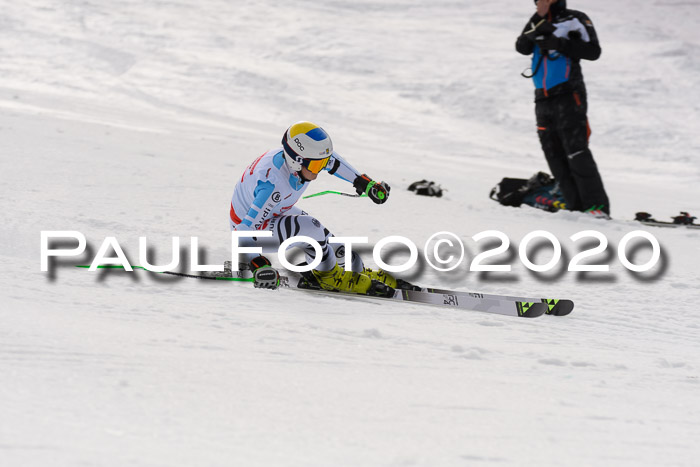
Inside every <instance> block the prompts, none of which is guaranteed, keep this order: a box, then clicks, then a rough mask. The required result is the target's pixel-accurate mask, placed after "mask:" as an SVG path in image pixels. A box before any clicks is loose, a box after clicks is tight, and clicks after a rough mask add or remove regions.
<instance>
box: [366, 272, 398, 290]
mask: <svg viewBox="0 0 700 467" xmlns="http://www.w3.org/2000/svg"><path fill="white" fill-rule="evenodd" d="M362 274H364V275H366V276H369V278H370V279H374V280H376V281H379V282H383V283H385V284H386V285H388V286H389V287H391V288H392V289H396V288H397V283H396V279H395V278H394V276H392V275H391V274H389V273H388V272H386V271H384V270H382V269H377V270H376V271H374V270H372V269H370V268H364V270H363V271H362Z"/></svg>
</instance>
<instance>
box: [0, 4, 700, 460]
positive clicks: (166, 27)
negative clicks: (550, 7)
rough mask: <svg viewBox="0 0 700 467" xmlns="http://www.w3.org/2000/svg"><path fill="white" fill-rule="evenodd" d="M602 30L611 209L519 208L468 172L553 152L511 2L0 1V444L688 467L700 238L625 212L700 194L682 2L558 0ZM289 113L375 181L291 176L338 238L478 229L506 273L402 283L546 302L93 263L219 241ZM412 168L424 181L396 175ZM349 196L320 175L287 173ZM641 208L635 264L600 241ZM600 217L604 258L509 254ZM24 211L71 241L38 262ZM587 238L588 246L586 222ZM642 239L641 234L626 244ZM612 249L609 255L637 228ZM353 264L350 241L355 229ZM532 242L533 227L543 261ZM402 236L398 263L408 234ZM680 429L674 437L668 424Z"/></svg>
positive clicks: (695, 100) (40, 454)
mask: <svg viewBox="0 0 700 467" xmlns="http://www.w3.org/2000/svg"><path fill="white" fill-rule="evenodd" d="M569 3H570V7H572V8H580V9H582V10H584V11H585V12H586V13H588V14H589V16H590V17H591V18H592V20H593V21H594V24H595V26H596V28H597V31H598V34H599V36H600V40H601V44H602V48H603V55H602V57H601V59H600V60H598V61H597V62H592V63H591V62H584V63H583V72H584V75H585V77H586V81H587V85H588V91H589V109H590V112H589V117H590V120H591V126H592V128H593V137H592V142H591V147H592V150H593V153H594V155H595V158H596V161H597V162H598V165H599V167H600V171H601V173H602V175H603V178H604V182H605V184H606V187H607V189H608V193H609V195H610V198H611V204H612V214H613V217H614V220H613V221H609V222H605V221H601V220H596V219H592V218H588V217H586V216H584V215H582V214H580V213H558V214H554V215H552V214H547V213H544V212H540V211H536V210H533V209H529V208H523V209H513V208H505V207H502V206H499V205H498V204H496V203H494V202H493V201H490V200H489V199H488V198H487V194H488V192H489V190H490V189H491V187H492V186H493V185H494V184H495V183H496V182H497V181H499V180H500V178H501V177H503V176H515V177H528V176H529V175H531V174H532V173H534V172H535V171H537V170H546V166H545V163H544V158H543V156H542V154H541V150H540V148H539V143H538V140H537V136H536V132H535V125H534V111H533V104H532V92H533V90H532V84H531V83H530V82H529V81H528V80H526V79H523V78H521V77H520V76H519V73H520V71H521V70H522V69H523V68H525V67H527V66H528V63H529V61H528V59H527V58H525V57H522V56H520V55H518V54H517V53H516V52H515V50H514V41H515V38H516V36H517V35H518V34H519V33H520V31H521V29H522V27H523V26H524V24H525V21H526V20H527V18H528V17H529V15H531V14H532V11H533V10H532V9H533V8H534V7H533V5H532V2H525V1H520V0H517V1H516V0H505V1H502V2H466V1H445V0H436V1H433V2H425V1H417V0H406V1H399V0H356V1H353V2H350V1H347V0H325V1H323V2H311V1H307V0H300V1H297V2H293V3H289V2H281V1H275V0H258V1H247V0H235V1H224V0H201V1H198V2H194V1H191V2H176V1H173V0H162V1H153V2H139V1H134V0H121V1H77V0H64V1H52V0H25V1H21V2H10V1H8V0H4V1H2V8H0V11H1V13H0V55H1V56H2V60H0V75H1V76H2V81H0V140H1V141H2V150H1V151H0V208H1V209H0V212H2V222H0V248H1V249H0V260H1V261H2V265H3V267H2V268H1V270H0V283H1V284H2V286H0V375H2V376H1V377H0V414H1V415H0V464H2V465H4V466H20V465H21V466H46V465H53V466H74V465H100V466H124V465H134V466H161V465H162V466H186V465H198V466H228V465H242V466H256V465H285V466H329V465H332V466H350V465H357V466H399V465H420V466H436V465H440V466H457V465H460V466H461V465H483V466H490V465H537V466H560V465H582V466H590V465H616V466H634V467H639V466H656V465H667V466H681V465H686V466H690V465H697V462H698V456H700V450H699V448H698V444H697V440H698V439H700V379H699V369H700V324H699V323H700V308H699V307H698V303H700V271H699V269H698V264H700V242H699V240H700V232H698V231H691V230H686V229H675V230H671V229H668V230H666V229H652V228H642V227H640V226H639V225H637V224H635V223H633V222H631V221H630V219H632V218H633V217H634V213H635V212H636V211H640V210H645V211H650V212H652V213H653V214H654V215H655V216H656V217H657V218H659V219H668V218H669V217H670V216H672V215H675V214H677V213H678V211H679V210H681V209H682V210H687V211H690V212H691V213H695V214H697V213H700V190H698V186H700V185H699V184H700V162H699V158H698V154H699V153H700V132H699V131H698V128H699V127H698V122H699V121H700V87H699V86H698V83H699V82H700V35H698V31H699V30H700V2H698V1H693V0H687V1H663V2H662V1H647V2H637V1H632V0H619V1H615V2H609V1H603V0H590V1H587V2H583V1H578V2H576V1H571V2H569ZM298 120H311V121H314V122H317V123H319V124H321V125H322V126H323V127H324V128H325V129H326V130H327V131H328V132H329V133H330V134H331V135H332V137H333V141H334V143H335V147H336V148H337V150H338V151H339V152H340V153H341V154H342V155H343V156H344V157H346V158H347V159H348V160H349V161H350V162H351V163H352V164H353V165H355V166H356V167H357V168H358V169H359V170H362V171H363V172H367V173H368V174H370V176H372V177H374V178H376V179H378V180H386V181H387V182H388V183H390V184H391V185H392V187H393V191H392V193H391V199H390V200H389V202H388V203H386V204H384V205H381V206H376V205H373V204H371V203H370V202H369V201H368V200H366V199H353V198H346V197H340V196H332V195H329V196H322V197H318V198H313V199H309V200H306V201H302V202H301V203H300V205H299V206H300V207H302V208H304V209H306V210H308V211H310V212H311V213H313V214H314V215H316V216H318V218H319V219H320V220H321V221H322V222H323V223H324V225H326V226H327V227H328V228H329V229H330V230H331V231H333V232H334V233H335V234H337V235H344V236H368V237H369V238H370V241H371V242H373V243H374V242H376V241H378V240H379V239H381V238H382V237H385V236H387V235H403V236H406V237H408V238H410V239H412V240H413V241H414V242H415V243H416V244H417V245H418V246H419V247H421V248H422V245H423V243H424V242H425V241H426V240H427V239H428V238H429V237H430V236H431V235H432V234H433V233H435V232H438V231H450V232H455V233H457V234H458V235H459V236H460V237H461V238H462V239H463V240H464V242H465V245H466V247H467V250H468V251H467V257H468V260H471V259H472V258H473V257H474V255H475V254H476V253H477V252H478V251H480V250H481V249H483V245H482V244H481V243H480V244H478V245H477V243H476V242H474V241H473V240H471V236H472V235H474V234H476V233H478V232H481V231H483V230H490V229H495V230H500V231H503V232H504V233H506V234H507V235H508V236H509V238H510V239H511V240H512V247H511V256H510V257H508V256H507V255H501V256H499V257H498V258H495V259H494V261H496V262H507V263H509V264H512V265H513V271H512V272H511V273H509V274H508V273H490V274H480V273H476V272H469V271H468V264H469V261H467V262H466V263H465V264H464V265H463V266H461V267H460V268H459V269H458V270H457V271H455V272H452V273H438V272H436V271H434V270H432V269H431V268H429V267H423V268H420V271H418V272H414V273H413V274H411V275H407V276H405V277H407V278H409V279H412V280H414V281H415V282H418V283H420V284H423V285H426V286H436V287H443V288H456V289H460V290H476V291H483V292H490V293H502V294H527V295H535V296H547V297H567V298H571V299H573V300H575V301H576V303H577V306H576V310H575V311H574V313H573V314H571V315H570V316H568V317H565V318H554V317H548V316H544V317H541V318H538V319H535V320H525V319H515V318H508V317H503V316H491V315H488V314H482V313H469V312H457V311H445V310H443V309H439V308H430V307H425V306H420V305H410V306H405V305H401V304H392V303H375V302H371V301H367V300H343V299H339V298H333V297H320V296H319V297H314V296H309V295H306V294H298V293H293V292H290V291H287V292H285V291H260V290H255V289H253V288H252V287H250V286H249V285H247V284H232V283H220V282H213V283H209V282H205V281H196V280H190V279H185V280H177V279H175V280H173V279H165V278H162V277H153V276H150V275H148V274H147V273H146V272H144V271H136V272H134V273H132V274H129V273H123V272H122V273H114V272H96V273H91V272H88V271H86V270H83V269H77V268H74V267H73V266H72V265H74V264H80V263H89V262H90V261H91V259H92V256H91V255H94V253H95V252H96V251H97V249H98V248H99V246H100V244H101V242H102V240H103V239H104V238H105V237H107V236H115V237H116V238H117V239H118V241H119V243H120V244H121V246H122V247H123V248H124V250H125V252H126V253H127V255H128V257H129V258H130V259H131V260H132V262H133V263H134V264H138V263H139V258H138V238H139V237H140V236H147V237H148V239H149V242H150V245H151V246H152V247H153V250H154V252H155V259H156V260H157V261H158V262H161V263H164V262H167V260H168V255H169V254H170V251H171V247H170V240H171V237H173V236H180V237H182V238H183V244H184V245H185V246H186V248H184V250H185V251H189V247H188V246H187V245H188V241H189V238H190V237H193V236H196V237H198V238H199V245H200V248H201V249H202V250H203V252H204V253H205V258H204V259H203V260H204V261H206V262H208V263H215V264H220V263H221V262H223V261H224V260H226V259H228V258H229V256H230V247H229V245H230V235H229V230H228V217H227V216H228V206H229V200H230V196H231V193H232V190H233V187H234V184H235V182H236V180H237V179H238V178H239V177H240V174H241V173H242V171H243V169H244V168H245V167H246V166H247V165H248V164H249V163H250V162H251V161H252V160H253V159H254V158H255V157H257V156H258V155H260V154H262V153H263V152H264V151H265V150H267V149H269V148H271V147H274V146H275V145H277V144H279V140H280V138H281V135H282V132H283V131H284V129H285V128H287V126H289V125H290V124H291V123H292V122H295V121H298ZM422 178H427V179H429V180H435V181H437V182H438V183H440V184H441V185H442V186H443V188H445V189H447V191H446V192H445V196H443V198H440V199H436V198H425V197H418V196H415V195H414V194H413V193H410V192H408V191H407V190H406V187H407V186H408V185H409V184H410V183H411V182H413V181H416V180H420V179H422ZM325 189H336V190H338V189H340V190H344V191H351V187H350V186H349V185H346V184H343V183H342V181H340V180H337V179H335V178H334V177H329V176H324V177H321V178H320V179H319V180H318V181H317V182H315V184H314V186H313V187H312V189H311V190H310V192H315V191H321V190H325ZM640 228H642V229H643V230H647V231H649V232H652V233H653V234H654V235H655V236H656V238H658V240H659V242H660V243H661V245H662V247H663V255H662V261H661V263H660V265H659V266H658V267H656V268H655V269H654V270H652V271H650V272H649V273H645V274H633V273H630V272H629V271H627V270H626V269H624V268H623V267H622V266H621V264H620V262H619V260H618V259H617V245H618V243H619V241H620V239H621V238H622V237H623V236H624V235H625V234H627V233H628V232H631V231H633V230H637V229H640ZM591 229H592V230H598V231H600V232H602V233H604V234H605V235H606V237H607V238H608V239H609V241H610V245H609V247H608V250H607V254H602V255H598V256H596V257H594V258H592V261H593V262H607V263H608V264H610V265H611V270H610V272H608V273H586V274H580V273H573V272H566V271H565V270H561V269H556V270H555V271H553V272H550V273H543V274H534V273H531V272H530V271H528V270H527V269H526V268H525V267H524V266H523V265H522V264H521V263H520V261H519V259H518V256H517V245H518V244H519V241H520V239H522V238H523V237H524V236H525V235H526V234H527V233H528V232H531V231H533V230H547V231H550V232H552V233H554V234H555V235H556V236H557V238H559V239H560V241H561V242H562V245H563V246H564V251H565V254H564V258H563V259H562V261H561V264H562V265H563V266H564V269H565V267H566V263H567V261H568V260H569V259H571V257H572V256H573V255H574V254H576V252H577V251H579V249H580V248H581V245H579V244H574V243H573V242H572V241H571V240H570V239H569V237H570V236H571V235H573V234H574V233H576V232H579V231H583V230H591ZM42 230H78V231H80V232H82V233H84V234H85V235H86V237H87V239H88V244H89V254H86V255H84V256H82V257H80V258H76V259H59V260H57V261H56V265H57V266H56V267H55V268H53V269H52V271H51V272H50V273H45V272H41V271H40V255H39V252H40V249H39V245H40V242H39V239H40V232H41V231H42ZM582 243H585V242H582ZM636 250H637V254H636V255H631V256H634V257H635V258H636V259H635V261H636V262H637V263H643V262H645V261H646V259H648V258H649V256H650V253H649V249H648V248H636ZM630 251H631V250H630ZM363 254H364V256H365V258H366V261H367V262H368V264H370V265H371V264H372V263H373V261H372V259H371V258H372V257H371V252H369V251H368V250H367V249H365V250H363ZM550 255H551V253H549V250H548V249H547V248H544V249H540V254H539V255H537V256H538V258H539V259H538V262H540V263H542V262H546V261H547V259H548V257H549V256H550ZM401 257H402V253H399V254H397V255H395V257H394V261H399V262H400V260H401ZM693 440H695V441H693Z"/></svg>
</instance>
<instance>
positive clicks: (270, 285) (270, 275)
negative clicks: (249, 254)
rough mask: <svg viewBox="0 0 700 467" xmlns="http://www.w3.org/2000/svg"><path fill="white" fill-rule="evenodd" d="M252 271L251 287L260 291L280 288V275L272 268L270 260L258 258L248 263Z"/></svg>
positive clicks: (262, 257)
mask: <svg viewBox="0 0 700 467" xmlns="http://www.w3.org/2000/svg"><path fill="white" fill-rule="evenodd" d="M250 269H251V270H252V271H253V286H254V287H256V288H261V289H276V288H277V287H279V286H280V273H279V272H277V269H275V268H273V267H272V264H271V263H270V260H269V259H267V258H265V257H264V256H258V257H257V258H254V259H252V260H251V261H250Z"/></svg>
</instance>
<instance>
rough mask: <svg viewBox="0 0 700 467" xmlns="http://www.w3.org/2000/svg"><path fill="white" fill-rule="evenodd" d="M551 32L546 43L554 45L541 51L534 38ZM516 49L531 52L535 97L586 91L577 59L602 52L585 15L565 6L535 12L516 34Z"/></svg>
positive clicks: (594, 57)
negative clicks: (542, 13)
mask: <svg viewBox="0 0 700 467" xmlns="http://www.w3.org/2000/svg"><path fill="white" fill-rule="evenodd" d="M558 3H561V0H560V2H558ZM554 5H557V4H556V3H555V4H554ZM554 5H553V6H554ZM533 31H534V32H533ZM550 36H554V38H555V39H554V40H553V41H550V42H549V44H550V46H552V45H553V46H554V47H555V48H554V49H550V50H545V51H544V52H543V51H542V50H541V49H540V46H539V45H537V43H536V40H539V39H542V38H549V37H550ZM515 49H516V50H517V51H518V52H520V53H521V54H523V55H530V54H532V72H533V76H532V81H533V83H534V84H535V100H540V99H545V98H547V97H549V96H553V95H558V94H563V93H570V92H574V91H580V92H584V93H585V85H584V83H583V75H582V74H581V65H580V64H579V62H580V60H581V59H585V60H597V59H598V57H600V53H601V50H600V44H599V43H598V35H597V34H596V32H595V29H594V28H593V23H592V22H591V20H590V19H589V18H588V16H586V14H585V13H582V12H580V11H575V10H569V9H567V8H566V7H564V8H559V9H558V10H557V9H554V8H552V11H550V13H549V14H548V17H547V18H542V17H541V16H539V15H538V14H537V13H535V14H534V15H533V16H532V18H530V21H529V22H528V24H527V25H526V26H525V28H524V29H523V32H522V34H521V35H520V37H518V40H517V42H516V43H515Z"/></svg>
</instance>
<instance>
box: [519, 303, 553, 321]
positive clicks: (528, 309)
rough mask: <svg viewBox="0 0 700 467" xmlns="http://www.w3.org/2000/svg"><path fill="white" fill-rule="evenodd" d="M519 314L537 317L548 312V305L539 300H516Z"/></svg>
mask: <svg viewBox="0 0 700 467" xmlns="http://www.w3.org/2000/svg"><path fill="white" fill-rule="evenodd" d="M515 305H516V307H517V309H518V316H520V317H522V318H537V317H538V316H542V315H543V314H545V313H546V312H547V305H546V304H544V303H537V302H515Z"/></svg>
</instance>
